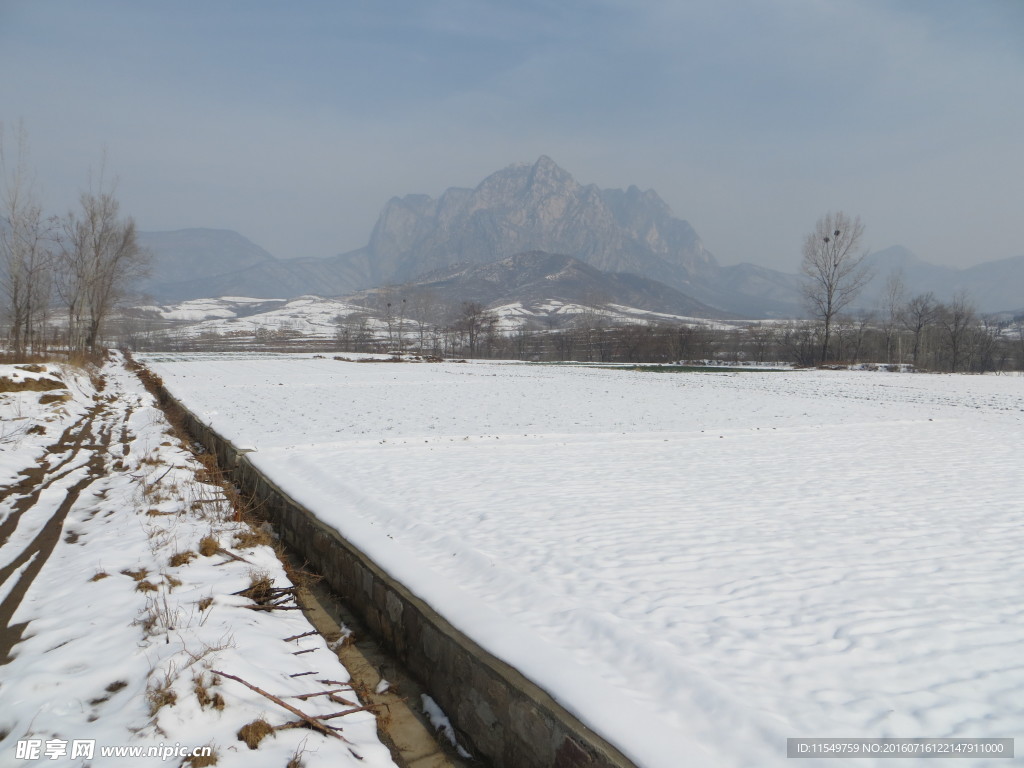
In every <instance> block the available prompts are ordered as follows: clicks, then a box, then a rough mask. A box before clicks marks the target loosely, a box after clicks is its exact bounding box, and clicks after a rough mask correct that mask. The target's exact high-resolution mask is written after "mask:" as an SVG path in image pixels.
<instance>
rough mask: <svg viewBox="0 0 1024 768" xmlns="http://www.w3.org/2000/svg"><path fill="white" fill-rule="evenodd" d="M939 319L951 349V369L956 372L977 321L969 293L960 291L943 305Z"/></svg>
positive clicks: (947, 345)
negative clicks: (947, 303) (971, 330)
mask: <svg viewBox="0 0 1024 768" xmlns="http://www.w3.org/2000/svg"><path fill="white" fill-rule="evenodd" d="M938 321H939V327H940V328H941V329H942V336H943V340H944V341H945V343H946V349H947V350H948V351H949V370H951V371H953V372H954V373H956V371H958V370H959V369H960V367H961V365H962V364H963V355H964V351H965V348H966V346H967V341H968V333H969V331H970V329H971V328H972V327H973V325H974V322H975V312H974V305H973V304H972V303H971V301H970V300H969V299H968V298H967V294H966V293H965V292H963V291H960V292H959V293H957V295H956V296H954V297H953V301H951V302H950V303H949V305H947V306H943V307H941V308H940V309H939V312H938Z"/></svg>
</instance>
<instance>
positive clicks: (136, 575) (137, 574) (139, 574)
mask: <svg viewBox="0 0 1024 768" xmlns="http://www.w3.org/2000/svg"><path fill="white" fill-rule="evenodd" d="M121 573H122V574H123V575H125V576H131V577H132V578H133V579H135V580H136V581H142V580H143V579H144V578H146V577H147V576H148V575H149V571H147V570H146V569H145V568H139V570H137V571H132V570H129V569H128V568H125V569H124V570H123V571H121Z"/></svg>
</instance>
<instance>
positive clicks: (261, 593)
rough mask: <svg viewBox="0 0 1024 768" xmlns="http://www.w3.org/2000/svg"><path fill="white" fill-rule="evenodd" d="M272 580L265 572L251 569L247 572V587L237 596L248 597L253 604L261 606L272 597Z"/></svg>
mask: <svg viewBox="0 0 1024 768" xmlns="http://www.w3.org/2000/svg"><path fill="white" fill-rule="evenodd" d="M273 589H274V580H273V579H271V578H270V574H269V573H267V572H266V571H260V570H256V569H253V570H251V571H249V586H248V587H247V588H246V589H244V590H243V591H242V592H240V593H239V594H240V595H242V596H243V597H248V598H249V599H250V600H252V601H253V602H254V603H256V604H258V605H263V604H264V603H267V602H269V601H270V598H271V597H272V596H273Z"/></svg>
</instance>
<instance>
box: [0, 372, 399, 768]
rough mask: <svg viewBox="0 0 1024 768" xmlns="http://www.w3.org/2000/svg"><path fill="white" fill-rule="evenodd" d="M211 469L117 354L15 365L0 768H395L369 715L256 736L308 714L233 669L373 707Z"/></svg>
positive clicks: (1, 532) (344, 706) (0, 457)
mask: <svg viewBox="0 0 1024 768" xmlns="http://www.w3.org/2000/svg"><path fill="white" fill-rule="evenodd" d="M208 480H209V479H208V478H204V477H203V468H202V467H201V466H200V464H199V462H198V461H197V460H196V459H195V457H193V455H192V454H191V453H190V452H189V451H188V450H187V449H186V448H185V447H184V446H183V445H182V444H181V443H180V441H179V440H178V439H177V438H176V437H175V436H174V435H173V434H172V431H171V430H170V428H169V425H168V424H167V422H166V420H165V419H164V417H163V414H162V413H161V412H160V411H159V410H158V409H157V408H156V407H155V403H154V401H153V398H152V397H151V396H150V395H149V394H148V393H147V392H146V391H145V390H144V388H143V387H142V384H141V383H140V381H139V380H138V379H137V378H136V377H135V376H134V375H132V374H131V373H129V372H128V371H127V370H126V369H125V368H124V367H123V365H122V364H121V362H120V361H119V360H118V359H115V360H114V361H112V362H110V363H109V364H107V365H106V366H104V368H103V369H102V371H100V372H99V374H97V375H93V376H89V375H86V373H85V372H84V371H83V370H82V369H77V368H72V367H67V366H56V365H45V366H29V367H18V366H12V365H3V366H0V766H32V765H47V766H74V767H75V768H81V767H82V766H83V765H88V766H92V768H100V767H101V766H161V765H162V766H179V765H182V761H183V758H184V757H185V756H186V755H187V754H189V753H190V752H191V750H193V749H195V748H205V747H209V748H211V749H212V750H213V752H214V754H215V755H216V758H217V760H216V765H217V766H219V767H222V768H223V767H225V766H251V765H274V766H285V765H286V764H289V760H292V759H293V758H297V759H298V760H299V761H300V764H301V765H304V766H307V768H314V766H332V767H334V766H354V765H359V766H377V767H378V768H384V767H385V766H393V765H394V764H393V762H392V761H391V757H390V754H389V752H388V750H387V749H386V748H385V747H384V746H383V745H382V744H381V743H380V741H379V740H378V738H377V733H376V721H375V718H374V716H373V715H372V714H370V713H369V712H366V711H362V712H356V713H354V714H351V715H349V716H346V717H344V718H342V719H335V718H331V719H327V720H325V721H324V723H325V724H326V725H338V726H340V727H342V730H340V731H339V732H338V735H339V736H341V737H343V738H337V737H335V736H328V735H323V734H320V733H315V732H313V731H312V730H308V729H306V728H286V729H282V730H278V731H277V732H276V733H275V734H273V735H271V736H268V737H266V738H264V739H263V741H262V742H260V743H259V746H258V750H257V751H256V752H253V751H251V750H250V748H249V747H248V746H246V744H245V743H243V742H241V741H239V739H238V737H237V735H236V734H237V733H238V732H239V730H240V729H241V728H242V727H243V726H245V725H246V724H250V723H252V722H253V721H255V720H257V719H259V718H263V719H265V720H266V721H267V722H268V723H269V724H270V725H271V726H275V727H278V726H282V725H285V724H286V723H288V722H291V721H294V720H296V719H297V717H296V716H295V715H294V713H292V712H290V711H288V710H286V709H285V708H282V707H281V706H279V705H278V704H276V703H274V702H272V701H270V700H269V699H268V698H266V697H264V696H263V695H262V694H260V693H258V692H255V691H253V690H250V689H249V688H247V687H246V686H245V685H244V684H243V683H240V682H238V681H236V680H233V679H232V678H235V677H237V678H239V679H241V680H245V681H247V682H249V683H251V684H253V685H255V686H257V687H259V688H260V689H262V690H263V691H266V692H267V693H269V694H271V695H273V696H276V697H278V698H279V699H281V700H283V701H285V702H286V703H289V704H290V705H291V706H293V707H295V708H297V709H299V710H300V711H302V712H304V713H305V714H307V715H309V716H311V717H316V716H325V715H330V714H334V713H337V712H339V711H347V710H351V709H354V708H356V707H357V706H358V699H357V698H356V696H355V694H354V692H353V691H352V690H351V686H350V685H349V675H348V672H347V671H346V670H345V668H344V667H343V666H342V665H341V664H340V662H339V661H338V657H337V655H336V654H335V652H334V651H332V650H331V649H330V648H329V647H328V645H327V643H326V641H325V639H324V638H323V637H321V636H320V635H317V634H316V633H315V632H313V631H312V628H311V626H310V624H309V622H308V621H307V620H306V619H305V618H304V617H303V615H302V613H301V612H299V611H298V610H295V609H294V600H290V599H289V598H290V593H289V592H287V591H283V590H288V589H289V588H290V587H291V584H290V582H289V581H288V578H287V576H286V574H285V572H284V570H283V567H282V565H281V563H280V562H279V561H278V559H277V557H276V556H275V554H274V551H273V549H272V548H271V547H270V546H267V545H266V544H260V543H259V537H254V536H253V535H252V531H251V530H250V529H249V528H248V526H247V525H245V524H243V523H239V522H234V520H233V511H232V509H231V508H230V507H229V506H228V505H227V504H226V502H225V501H224V494H223V492H222V490H221V489H220V487H219V486H217V485H214V484H211V483H210V482H209V481H208ZM264 540H266V537H264ZM254 581H263V585H264V586H270V587H272V588H274V589H277V590H279V591H278V592H270V593H264V594H263V595H260V594H257V593H252V592H249V593H246V592H245V590H246V589H247V588H248V587H249V586H250V585H251V584H252V583H253V582H254ZM270 597H273V598H274V599H275V600H282V601H283V603H282V604H283V605H284V606H286V607H287V608H291V610H287V609H281V610H278V609H274V610H264V609H265V608H267V606H268V603H267V602H266V600H267V599H269V598H270ZM261 601H262V602H261ZM261 606H262V607H261ZM229 676H230V677H229ZM327 692H333V695H334V697H335V698H334V699H331V698H330V696H328V695H326V693H327ZM306 694H316V695H315V696H313V697H307V698H299V697H304V696H305V695H306ZM325 730H326V728H325ZM343 739H345V740H343ZM346 740H347V741H346ZM131 750H135V751H134V752H132V751H131ZM150 750H155V752H153V753H150ZM357 756H358V757H357ZM196 764H197V765H200V764H202V765H205V764H212V763H201V762H200V763H196Z"/></svg>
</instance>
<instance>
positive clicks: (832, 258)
mask: <svg viewBox="0 0 1024 768" xmlns="http://www.w3.org/2000/svg"><path fill="white" fill-rule="evenodd" d="M863 234H864V225H863V224H861V221H860V217H859V216H858V217H857V218H855V219H853V220H851V219H850V218H849V217H848V216H847V215H846V214H844V213H842V212H841V211H840V212H839V213H827V214H825V215H824V216H822V217H821V218H820V219H818V223H817V225H816V226H815V228H814V231H813V232H811V233H810V234H808V235H807V237H806V238H805V239H804V248H803V262H802V263H801V266H800V269H801V271H802V272H803V275H804V278H805V280H804V285H803V294H804V298H805V299H806V301H807V304H808V307H809V309H810V310H811V312H812V314H813V315H814V317H815V318H817V319H818V320H820V321H821V322H822V325H823V334H822V336H823V338H822V344H821V360H822V361H823V362H824V361H825V360H826V359H827V358H828V348H829V341H830V340H831V335H832V323H833V321H834V320H835V318H836V315H837V314H839V312H841V311H842V310H843V309H844V308H845V307H846V306H847V305H849V304H850V302H851V301H853V300H854V298H856V296H857V294H858V293H859V292H860V290H861V288H863V287H864V284H865V283H867V281H868V279H869V277H870V274H869V272H868V270H867V268H866V266H865V265H864V258H865V256H866V255H867V254H866V253H858V252H857V249H858V248H859V246H860V240H861V237H862V236H863Z"/></svg>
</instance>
